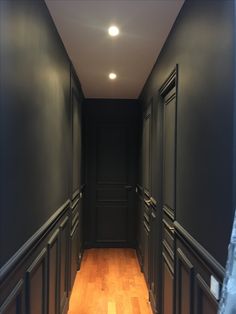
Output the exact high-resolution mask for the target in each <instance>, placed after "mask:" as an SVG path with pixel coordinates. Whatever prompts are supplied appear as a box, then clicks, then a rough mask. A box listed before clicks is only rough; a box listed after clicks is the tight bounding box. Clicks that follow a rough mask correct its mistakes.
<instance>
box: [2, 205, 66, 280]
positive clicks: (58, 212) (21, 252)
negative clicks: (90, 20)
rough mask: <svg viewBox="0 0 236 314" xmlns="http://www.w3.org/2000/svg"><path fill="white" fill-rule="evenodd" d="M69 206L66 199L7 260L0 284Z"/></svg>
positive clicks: (3, 267)
mask: <svg viewBox="0 0 236 314" xmlns="http://www.w3.org/2000/svg"><path fill="white" fill-rule="evenodd" d="M69 205H70V200H69V199H68V200H67V201H66V202H65V203H64V204H63V205H62V206H61V207H60V208H59V209H57V210H56V212H55V213H54V214H53V215H52V216H51V217H50V218H49V219H48V220H47V221H46V222H45V223H44V224H43V225H42V227H40V228H39V229H38V230H37V231H36V232H35V233H34V235H33V236H32V237H30V238H29V240H28V241H27V242H25V244H23V245H22V246H21V248H20V249H19V250H18V251H17V252H16V253H15V254H14V255H13V256H12V257H11V258H10V259H9V260H8V262H7V263H6V264H5V265H3V266H2V268H1V269H0V282H3V281H4V279H5V278H6V277H7V276H8V275H9V273H10V272H12V271H14V268H16V267H18V266H19V265H20V264H23V262H24V260H25V258H26V257H27V256H28V255H30V254H31V252H32V250H33V249H34V247H35V246H36V245H37V244H38V243H40V242H41V241H42V239H43V238H44V237H45V235H46V234H47V233H48V232H49V231H50V230H51V229H52V228H53V227H54V225H55V224H56V223H57V221H59V220H60V218H61V217H62V216H63V214H64V213H65V212H66V210H67V209H68V207H69Z"/></svg>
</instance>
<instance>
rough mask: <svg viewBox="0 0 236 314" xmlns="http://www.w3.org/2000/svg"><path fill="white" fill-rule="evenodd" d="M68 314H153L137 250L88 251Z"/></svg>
mask: <svg viewBox="0 0 236 314" xmlns="http://www.w3.org/2000/svg"><path fill="white" fill-rule="evenodd" d="M68 314H151V309H150V305H149V302H148V291H147V287H146V283H145V280H144V276H143V274H142V273H141V272H140V267H139V264H138V260H137V257H136V253H135V250H133V249H89V250H85V252H84V256H83V260H82V265H81V269H80V271H79V272H78V273H77V276H76V280H75V283H74V287H73V290H72V294H71V299H70V306H69V311H68Z"/></svg>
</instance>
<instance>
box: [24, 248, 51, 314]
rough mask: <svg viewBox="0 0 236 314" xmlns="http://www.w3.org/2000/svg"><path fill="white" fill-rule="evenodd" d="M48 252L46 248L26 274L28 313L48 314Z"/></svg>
mask: <svg viewBox="0 0 236 314" xmlns="http://www.w3.org/2000/svg"><path fill="white" fill-rule="evenodd" d="M46 257H47V250H46V249H45V248H44V249H43V250H42V251H41V253H40V254H39V255H38V256H37V257H36V259H35V260H34V261H33V263H32V264H31V266H30V267H29V268H28V270H27V272H26V287H27V289H26V291H27V292H26V304H27V305H26V312H27V314H32V313H34V314H44V313H46V307H47V302H46V296H47V290H46V289H47V272H46V263H47V258H46Z"/></svg>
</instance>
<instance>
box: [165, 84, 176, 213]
mask: <svg viewBox="0 0 236 314" xmlns="http://www.w3.org/2000/svg"><path fill="white" fill-rule="evenodd" d="M173 90H174V89H172V90H171V91H170V92H169V93H168V94H167V95H166V96H165V98H164V132H163V136H164V138H163V204H164V205H166V206H167V207H169V208H171V209H172V210H174V208H175V138H176V134H175V133H176V130H175V126H176V123H175V119H176V98H175V95H173Z"/></svg>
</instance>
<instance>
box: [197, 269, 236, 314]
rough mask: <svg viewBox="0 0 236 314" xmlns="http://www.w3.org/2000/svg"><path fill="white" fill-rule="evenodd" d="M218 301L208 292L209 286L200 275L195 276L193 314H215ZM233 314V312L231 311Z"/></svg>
mask: <svg viewBox="0 0 236 314" xmlns="http://www.w3.org/2000/svg"><path fill="white" fill-rule="evenodd" d="M217 309H218V303H217V301H216V299H215V298H214V296H213V295H212V294H211V292H210V288H209V287H208V285H207V284H206V282H205V281H204V279H203V278H202V277H201V275H200V274H197V276H196V298H195V311H194V314H216V313H217ZM232 314H233V313H232Z"/></svg>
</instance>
